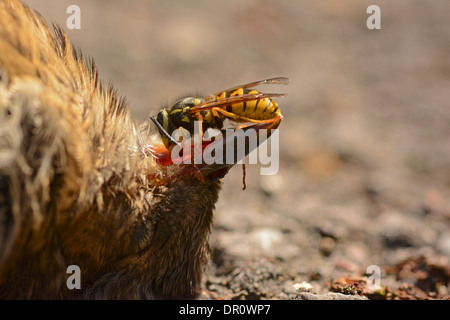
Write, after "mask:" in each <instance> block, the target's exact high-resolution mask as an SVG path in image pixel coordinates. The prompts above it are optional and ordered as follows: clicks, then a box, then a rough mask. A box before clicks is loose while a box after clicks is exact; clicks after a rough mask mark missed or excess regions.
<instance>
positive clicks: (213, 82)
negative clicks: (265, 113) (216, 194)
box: [24, 0, 450, 299]
mask: <svg viewBox="0 0 450 320" xmlns="http://www.w3.org/2000/svg"><path fill="white" fill-rule="evenodd" d="M24 2H25V3H27V4H28V5H29V6H31V7H33V8H35V9H37V10H38V11H39V12H40V13H41V14H42V15H43V16H44V18H45V19H46V20H47V22H48V23H57V24H59V25H61V26H63V27H64V29H65V30H66V31H67V33H68V36H69V38H70V39H71V40H72V42H73V43H74V45H75V46H76V47H79V48H82V50H83V53H84V54H85V55H87V56H91V57H93V58H94V60H95V62H96V64H97V65H98V67H99V70H100V77H101V78H102V79H103V80H104V82H106V83H107V82H109V81H111V82H112V83H114V85H115V86H116V87H117V88H118V91H119V93H120V94H122V95H125V96H126V97H127V98H128V101H129V103H130V110H131V113H132V115H133V117H134V118H135V119H136V120H137V121H145V120H147V119H148V117H149V115H150V114H153V113H156V112H157V111H158V110H160V108H161V107H162V106H164V105H165V104H170V103H172V102H174V101H175V100H177V99H178V98H180V97H182V96H186V95H191V94H193V93H203V94H208V93H216V92H218V91H220V90H223V89H226V88H229V87H232V86H235V85H238V84H243V83H247V82H253V81H256V80H261V79H265V78H270V77H276V76H285V77H289V78H290V79H291V83H290V85H288V86H264V87H258V89H259V90H261V91H265V92H284V93H287V94H288V96H287V97H286V98H283V99H280V100H277V102H278V103H279V105H280V107H281V110H282V113H283V115H284V120H283V122H282V124H281V126H280V169H279V172H278V174H276V175H272V176H262V175H260V166H259V165H248V166H247V175H246V180H247V190H245V191H242V190H241V189H242V186H243V185H242V170H241V168H240V167H239V166H236V167H235V168H233V170H231V172H230V173H229V175H228V176H227V177H226V178H225V179H224V187H223V192H222V195H221V198H220V201H219V203H218V205H217V212H216V220H215V226H214V230H213V233H212V235H211V244H212V246H213V261H212V263H211V266H210V268H209V271H208V274H207V277H206V279H205V288H206V291H205V293H204V295H205V298H211V297H212V298H215V297H226V298H242V297H247V298H261V297H265V298H281V299H282V298H288V297H292V295H293V294H294V293H295V290H294V289H292V284H293V283H295V282H299V281H307V282H310V283H312V284H313V287H314V288H315V290H326V289H329V287H330V285H327V283H329V282H330V281H332V280H333V279H336V277H340V276H343V275H349V276H361V275H363V274H364V273H365V272H366V269H367V267H368V266H369V265H374V264H375V265H378V266H380V267H381V268H382V272H383V273H382V280H381V284H382V285H386V284H389V285H392V286H393V287H395V285H396V284H398V281H401V280H402V279H401V276H399V274H398V272H397V273H396V272H393V271H392V269H389V268H388V267H385V266H392V265H396V264H398V263H400V262H402V261H408V259H410V260H411V259H416V257H418V256H419V257H427V259H428V260H426V261H428V262H427V263H428V266H430V265H431V263H432V262H429V261H434V259H437V260H439V262H436V264H437V265H440V266H442V265H444V266H445V265H447V266H448V260H446V259H448V258H449V257H450V228H449V227H450V166H449V159H450V59H449V56H450V25H449V21H448V13H449V12H450V2H448V1H419V0H417V1H411V0H408V1H406V0H405V1H400V0H397V1H361V0H355V1H350V0H347V1H339V2H338V1H333V0H319V1H317V0H314V1H313V0H309V1H294V0H285V1H269V0H265V1H256V0H255V1H254V0H239V1H237V0H232V1H220V2H219V1H206V0H205V1H199V0H195V1H189V2H188V1H165V2H163V1H139V0H131V1H130V0H129V1H125V0H108V1H106V0H98V1H87V0H84V1H75V0H70V1H66V0H62V1H61V0H59V1H50V0H25V1H24ZM72 4H76V5H78V6H79V7H80V9H81V29H80V30H67V27H66V20H67V18H68V17H69V14H67V13H66V10H67V7H68V6H69V5H72ZM371 4H376V5H378V6H379V7H380V8H381V30H369V29H368V28H367V27H366V20H367V18H368V17H369V14H367V13H366V9H367V7H368V6H369V5H371ZM430 259H431V260H430ZM442 259H443V260H442ZM442 261H443V262H442ZM433 263H434V262H433ZM389 270H391V271H389ZM258 272H259V273H258ZM446 272H448V270H447V271H442V275H443V278H442V279H443V280H442V279H441V280H439V281H440V283H441V285H440V288H441V289H439V290H441V291H440V292H438V295H439V294H440V296H445V295H447V297H448V285H449V284H448V277H449V274H448V273H446ZM243 275H244V276H243ZM258 277H259V278H258ZM272 280H273V281H272ZM271 281H272V282H271ZM258 283H260V284H261V283H263V284H264V285H263V287H264V288H261V287H262V286H261V285H259V286H258ZM419 287H420V286H419ZM436 287H437V286H436V285H435V287H434V289H433V290H435V291H436V290H437V289H436ZM420 289H422V291H424V292H426V289H424V288H420ZM439 290H438V291H439ZM426 293H427V294H428V293H429V292H426Z"/></svg>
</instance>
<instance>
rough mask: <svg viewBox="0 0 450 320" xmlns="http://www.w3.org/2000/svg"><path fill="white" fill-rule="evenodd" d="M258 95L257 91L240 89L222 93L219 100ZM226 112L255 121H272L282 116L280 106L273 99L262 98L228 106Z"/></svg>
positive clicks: (218, 96) (218, 97)
mask: <svg viewBox="0 0 450 320" xmlns="http://www.w3.org/2000/svg"><path fill="white" fill-rule="evenodd" d="M258 93H259V91H257V90H247V89H244V88H238V89H236V90H234V91H224V92H222V93H220V94H219V95H217V100H220V99H225V98H230V97H236V96H242V95H247V94H258ZM226 110H227V111H228V112H230V113H234V114H236V115H238V116H241V117H246V118H251V119H253V120H270V119H273V118H275V117H278V116H281V112H280V108H279V107H278V104H277V103H276V102H275V101H273V100H272V99H271V98H261V99H255V100H252V101H244V102H239V103H236V104H233V105H228V106H226Z"/></svg>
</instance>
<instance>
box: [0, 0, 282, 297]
mask: <svg viewBox="0 0 450 320" xmlns="http://www.w3.org/2000/svg"><path fill="white" fill-rule="evenodd" d="M279 121H281V119H280V120H279ZM279 121H278V120H277V122H276V123H270V126H268V125H267V123H262V124H256V125H254V126H253V127H254V128H256V129H257V130H259V129H261V128H268V127H270V128H276V127H277V126H278V124H279ZM149 128H150V122H149V121H146V122H144V123H143V124H141V125H138V124H136V122H135V121H133V120H132V119H131V118H130V115H129V111H128V106H127V102H126V99H125V98H123V97H121V96H119V95H118V93H117V91H116V90H115V89H114V88H113V87H112V86H104V85H103V84H102V82H101V81H100V80H99V76H98V71H97V68H96V66H95V64H94V62H93V60H91V59H87V58H85V57H84V56H83V55H82V53H81V52H80V51H78V50H76V49H74V48H73V46H72V45H71V43H70V41H69V40H68V39H67V37H66V35H65V33H64V32H63V31H62V29H61V28H59V27H57V26H54V28H53V31H52V29H51V28H50V27H49V26H48V25H47V24H46V22H45V21H44V19H43V18H42V17H41V16H40V15H39V14H38V13H36V12H35V11H33V10H31V9H29V8H28V7H26V6H24V5H23V4H21V3H20V2H19V1H18V0H0V298H2V299H192V298H196V297H198V295H199V293H200V282H201V276H202V272H203V268H204V266H205V264H206V262H207V260H208V257H209V251H210V248H209V245H208V238H209V234H210V232H211V226H212V222H213V210H214V206H215V203H216V202H217V199H218V194H219V191H220V188H221V178H222V177H223V176H225V175H226V173H227V172H228V170H229V169H230V168H231V167H232V166H233V165H232V164H213V165H194V164H192V165H176V164H173V163H170V162H169V163H167V162H164V161H163V162H162V161H161V159H163V160H164V157H166V160H167V156H164V153H163V151H164V150H165V149H164V148H165V146H164V145H163V144H162V142H161V137H160V135H159V134H158V133H157V132H156V133H153V132H151V131H150V130H149ZM161 150H162V151H161ZM160 151H161V152H160ZM249 151H251V150H246V154H248V152H249ZM70 265H77V266H79V268H80V270H81V289H79V290H78V289H72V290H71V289H69V288H68V287H67V285H66V279H67V277H68V274H67V267H68V266H70Z"/></svg>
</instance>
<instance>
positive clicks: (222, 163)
mask: <svg viewBox="0 0 450 320" xmlns="http://www.w3.org/2000/svg"><path fill="white" fill-rule="evenodd" d="M281 120H282V116H280V117H277V118H275V119H273V121H269V122H260V123H256V124H253V125H248V126H243V127H241V128H240V127H237V128H234V129H227V130H221V131H220V132H221V135H219V139H217V140H214V142H211V143H209V144H208V143H204V145H203V146H202V147H203V153H202V155H201V156H202V160H203V161H202V163H201V164H200V165H198V168H199V170H200V173H201V174H202V176H203V177H204V178H205V180H215V179H220V178H223V177H224V176H225V175H226V174H227V173H228V171H229V170H230V169H231V168H232V167H233V166H234V165H235V164H237V163H238V162H239V161H241V160H243V159H244V158H245V157H246V156H247V155H249V154H250V153H251V152H252V151H254V150H255V149H257V148H258V147H259V146H260V145H261V144H262V143H263V142H264V141H266V140H267V139H268V138H269V137H270V136H271V135H272V133H273V132H274V130H276V129H277V128H278V126H279V125H280V123H281ZM205 144H206V145H205ZM214 144H215V145H214ZM208 148H209V149H211V148H214V149H216V151H219V154H220V152H222V158H220V157H214V158H215V159H216V160H219V161H215V162H212V163H211V161H209V162H208V161H207V160H208V159H207V158H206V156H207V154H208V155H209V154H210V152H209V151H208ZM195 160H200V159H199V158H194V161H195ZM198 162H200V161H198ZM194 163H195V162H194Z"/></svg>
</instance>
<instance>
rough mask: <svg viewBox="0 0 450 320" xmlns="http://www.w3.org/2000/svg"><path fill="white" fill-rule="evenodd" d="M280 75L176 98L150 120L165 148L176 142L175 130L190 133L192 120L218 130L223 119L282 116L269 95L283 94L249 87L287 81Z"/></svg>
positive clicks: (257, 120) (203, 129)
mask: <svg viewBox="0 0 450 320" xmlns="http://www.w3.org/2000/svg"><path fill="white" fill-rule="evenodd" d="M288 83H289V79H288V78H284V77H278V78H271V79H265V80H260V81H255V82H251V83H247V84H243V85H239V86H235V87H232V88H230V89H227V90H224V91H221V92H219V93H216V94H213V95H210V96H207V97H187V98H184V99H181V100H179V101H177V102H176V103H175V104H174V105H173V106H172V107H171V108H166V109H163V110H161V111H160V112H159V113H158V114H157V115H156V116H153V117H152V118H151V120H152V121H153V122H154V123H155V125H156V127H157V128H158V130H159V132H160V134H161V137H162V141H163V143H164V145H165V146H166V148H169V147H170V146H171V145H173V144H178V142H177V141H175V140H174V139H173V138H172V133H173V131H174V130H176V129H180V128H183V129H186V130H187V131H189V133H190V134H192V133H193V132H194V122H195V121H199V123H200V126H201V128H200V132H201V133H202V134H203V133H204V132H206V130H207V129H209V128H213V129H218V130H220V129H222V128H223V125H224V121H225V120H226V119H229V120H231V121H235V122H238V123H248V122H253V123H259V124H261V123H265V122H266V123H270V122H274V121H275V120H279V119H282V118H283V116H282V114H281V111H280V108H279V107H278V104H277V103H276V102H275V101H274V100H272V98H273V97H284V96H285V94H279V93H262V92H259V91H257V90H255V89H253V87H256V86H258V85H261V84H288Z"/></svg>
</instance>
